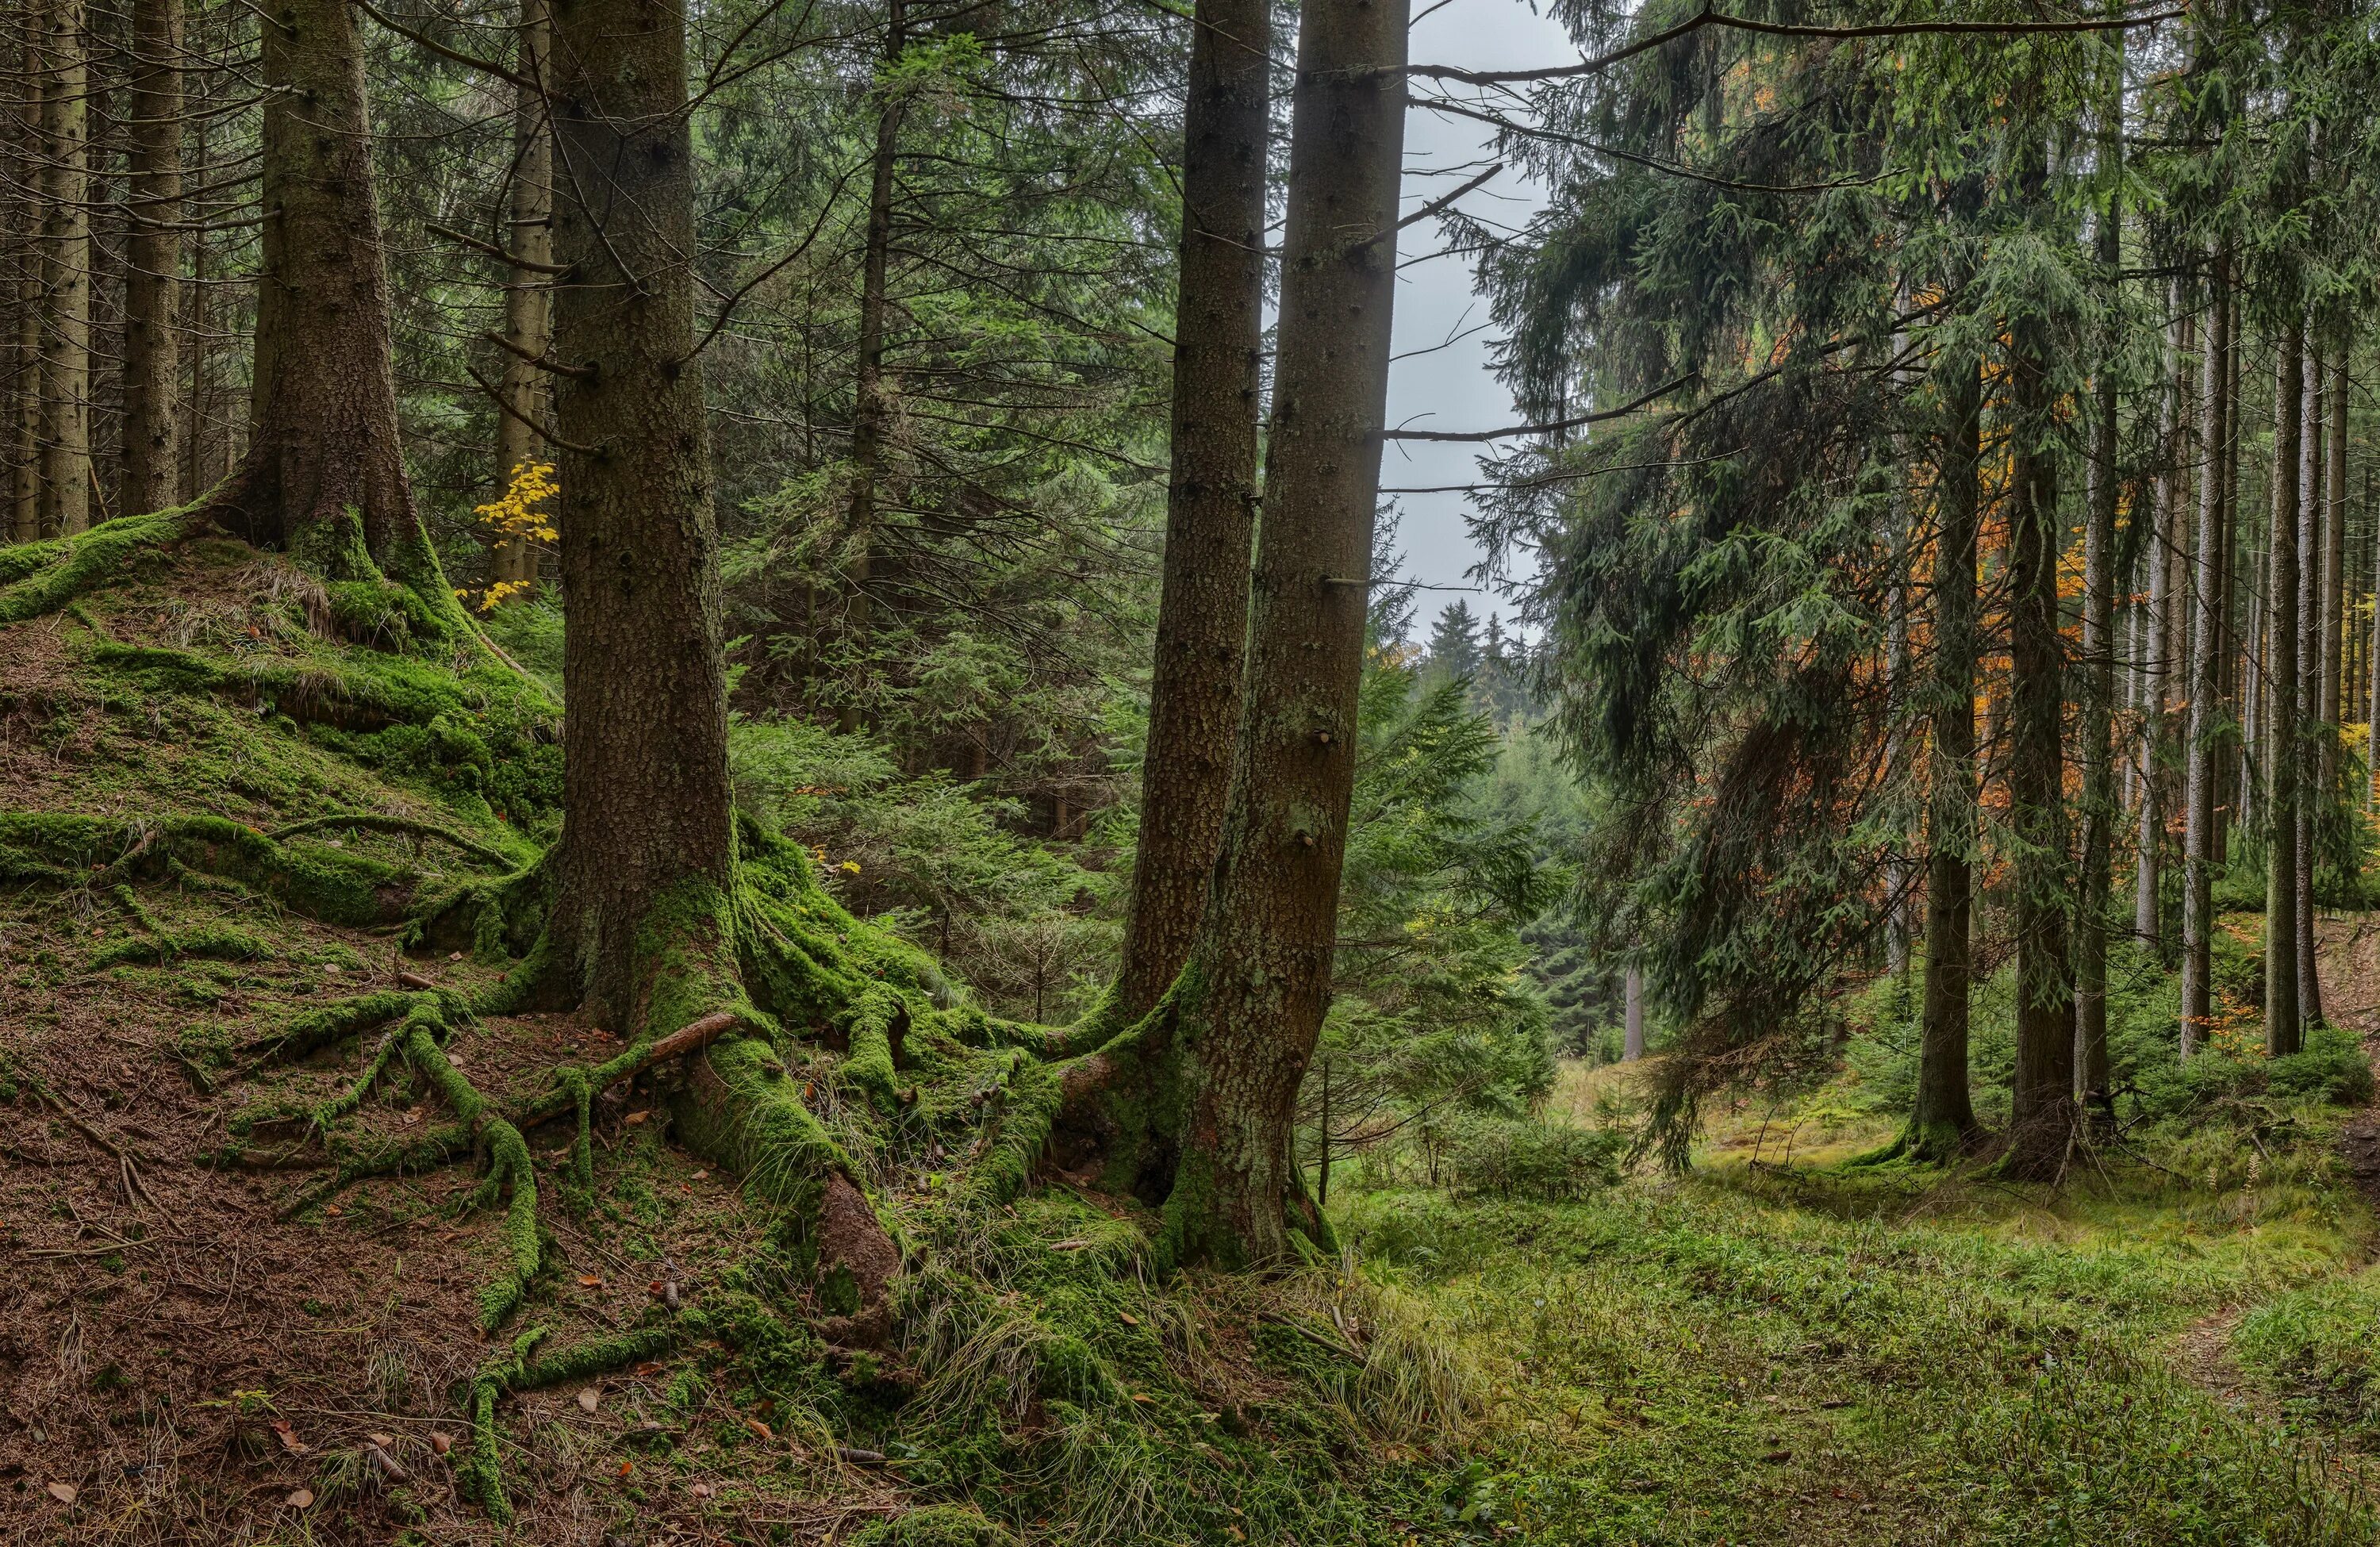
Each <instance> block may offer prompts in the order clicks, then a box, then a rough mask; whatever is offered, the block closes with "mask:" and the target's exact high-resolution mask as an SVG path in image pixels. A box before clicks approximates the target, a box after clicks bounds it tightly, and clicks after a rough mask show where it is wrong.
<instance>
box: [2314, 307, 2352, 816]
mask: <svg viewBox="0 0 2380 1547" xmlns="http://www.w3.org/2000/svg"><path fill="white" fill-rule="evenodd" d="M2346 362H2347V350H2346V347H2345V346H2344V345H2341V346H2340V347H2339V348H2338V355H2337V358H2336V359H2334V360H2333V361H2332V362H2331V363H2330V364H2329V365H2328V366H2327V367H2326V368H2325V369H2324V370H2323V372H2322V381H2321V388H2322V399H2321V400H2322V405H2323V415H2322V419H2323V422H2322V431H2323V435H2322V444H2323V452H2324V457H2323V465H2322V467H2321V468H2320V469H2318V472H2319V474H2320V477H2321V479H2322V491H2323V497H2322V535H2323V542H2322V723H2323V724H2324V725H2328V726H2330V727H2331V732H2332V734H2329V735H2326V736H2325V737H2323V742H2322V758H2323V764H2322V765H2323V782H2322V786H2323V792H2324V797H2325V798H2328V796H2329V793H2330V791H2331V789H2332V788H2333V786H2335V785H2336V783H2337V781H2338V735H2337V731H2338V726H2339V725H2341V724H2343V723H2344V715H2343V713H2341V712H2342V710H2343V708H2344V704H2345V699H2344V695H2343V693H2342V688H2344V687H2345V685H2346V682H2347V676H2346V666H2347V493H2346V491H2345V489H2343V488H2342V487H2341V485H2342V484H2344V483H2345V482H2346V481H2347V444H2346V434H2347V414H2346V411H2345V410H2346V407H2347V405H2346V404H2345V403H2344V402H2342V401H2341V400H2340V399H2341V397H2342V396H2343V395H2344V392H2345V384H2346V379H2347V375H2346Z"/></svg>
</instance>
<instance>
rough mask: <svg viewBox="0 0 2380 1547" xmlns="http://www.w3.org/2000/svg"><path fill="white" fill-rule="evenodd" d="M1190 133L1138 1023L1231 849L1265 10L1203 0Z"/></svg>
mask: <svg viewBox="0 0 2380 1547" xmlns="http://www.w3.org/2000/svg"><path fill="white" fill-rule="evenodd" d="M1191 39H1192V41H1191V48H1190V81H1189V94H1188V99H1187V106H1186V109H1185V116H1184V123H1183V147H1184V153H1183V167H1182V279H1181V292H1180V298H1179V300H1178V301H1177V303H1176V304H1175V307H1174V323H1173V335H1174V346H1173V440H1172V458H1173V467H1172V481H1171V486H1170V488H1169V490H1168V493H1167V499H1166V509H1165V576H1164V591H1163V595H1162V597H1161V599H1160V602H1159V604H1158V613H1157V648H1156V652H1155V659H1154V662H1153V666H1152V671H1151V675H1150V680H1149V694H1148V748H1147V755H1146V756H1145V757H1144V758H1143V759H1142V761H1141V780H1140V787H1141V803H1140V804H1141V817H1140V847H1139V849H1138V851H1137V852H1136V853H1135V855H1134V857H1133V871H1132V903H1131V907H1130V910H1129V911H1128V912H1127V914H1126V915H1125V918H1124V939H1123V970H1122V971H1121V973H1120V974H1119V975H1118V977H1117V980H1116V988H1115V995H1114V1005H1115V1009H1116V1011H1117V1012H1118V1014H1119V1015H1120V1016H1121V1017H1123V1018H1124V1019H1126V1020H1136V1019H1138V1018H1139V1017H1142V1016H1144V1015H1146V1014H1147V1013H1148V1011H1149V1009H1150V1008H1151V1007H1152V1006H1153V1005H1156V1003H1157V1002H1158V1000H1159V998H1160V997H1161V996H1162V995H1163V994H1164V993H1165V991H1166V989H1167V988H1168V987H1169V986H1171V985H1172V981H1173V979H1174V977H1175V975H1176V974H1178V973H1179V972H1180V971H1181V970H1182V965H1183V963H1184V962H1185V961H1187V960H1188V959H1189V956H1190V945H1191V942H1192V941H1193V940H1194V939H1196V936H1197V932H1198V920H1199V916H1200V914H1201V912H1202V911H1203V910H1204V908H1205V907H1206V901H1207V882H1208V877H1209V876H1210V875H1212V874H1213V873H1214V869H1215V855H1216V852H1217V850H1218V849H1219V848H1220V847H1221V844H1222V836H1223V803H1224V801H1225V800H1226V799H1227V798H1229V796H1230V794H1231V785H1232V748H1233V742H1234V741H1235V740H1236V738H1237V733H1238V729H1239V723H1240V672H1241V668H1242V665H1243V664H1244V662H1245V655H1246V651H1247V626H1248V625H1247V618H1248V544H1249V542H1250V540H1251V539H1252V537H1253V536H1254V534H1255V530H1256V505H1257V394H1258V391H1259V380H1260V367H1261V365H1262V360H1263V348H1264V277H1265V260H1264V243H1265V186H1266V182H1265V171H1266V147H1267V142H1268V136H1269V132H1270V117H1271V95H1270V91H1271V87H1270V81H1269V72H1270V69H1271V58H1270V55H1271V51H1272V18H1271V7H1270V6H1269V4H1267V0H1199V5H1198V9H1197V13H1196V18H1194V20H1193V22H1192V33H1191Z"/></svg>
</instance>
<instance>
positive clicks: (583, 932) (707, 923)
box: [550, 0, 735, 1037]
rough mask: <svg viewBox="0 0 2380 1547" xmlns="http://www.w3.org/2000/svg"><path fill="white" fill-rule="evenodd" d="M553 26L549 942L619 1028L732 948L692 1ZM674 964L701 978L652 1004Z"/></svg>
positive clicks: (638, 5) (643, 1026)
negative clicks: (696, 350) (560, 718)
mask: <svg viewBox="0 0 2380 1547" xmlns="http://www.w3.org/2000/svg"><path fill="white" fill-rule="evenodd" d="M685 28H686V19H685V15H684V13H683V11H682V10H680V9H679V7H678V6H677V5H675V4H674V3H665V4H660V5H656V4H652V3H651V0H556V3H555V4H554V6H553V58H552V61H551V66H550V67H551V70H552V76H553V85H552V99H553V132H554V137H555V142H556V161H557V164H558V165H559V167H560V168H561V170H562V176H561V177H560V179H559V181H558V183H557V187H556V189H555V212H554V217H555V224H554V248H555V252H556V255H557V258H556V261H557V262H562V263H564V264H566V265H568V269H569V273H570V275H571V283H570V284H568V285H566V286H560V287H559V288H557V289H556V291H555V292H554V307H553V353H554V356H555V358H556V359H557V360H559V361H560V362H562V364H563V366H564V368H565V370H568V371H570V372H573V373H572V374H570V375H567V376H565V377H563V378H562V379H561V380H560V382H559V383H558V384H557V388H556V391H555V395H554V397H555V403H554V408H555V414H556V418H557V420H558V429H557V438H558V439H559V440H560V442H561V443H562V461H561V469H560V482H561V486H562V493H561V504H562V520H561V530H562V594H563V604H564V608H565V613H566V614H567V615H568V617H569V619H570V627H569V628H568V629H567V630H566V632H565V644H564V656H563V677H564V682H565V688H566V691H567V698H568V700H569V704H570V713H569V714H568V715H567V716H566V717H565V721H564V725H563V758H564V769H565V817H564V822H563V833H562V840H561V843H560V845H559V846H558V847H557V848H556V849H555V851H554V856H553V873H554V880H555V883H556V900H555V905H554V909H553V922H552V944H553V958H552V959H553V964H554V966H555V967H556V968H559V969H561V970H563V971H565V972H567V973H570V974H572V975H573V976H575V978H576V979H577V981H575V982H573V983H570V984H568V985H567V988H568V989H569V990H571V991H575V992H573V993H571V994H570V996H571V997H576V998H578V999H579V1000H580V1001H581V1002H582V1003H583V1004H584V1005H585V1007H586V1010H587V1013H588V1014H589V1017H592V1018H593V1019H594V1020H595V1022H596V1023H597V1024H598V1025H601V1026H604V1027H607V1028H610V1029H613V1030H616V1031H621V1032H624V1033H626V1034H628V1035H630V1036H632V1037H633V1036H638V1035H641V1034H643V1033H645V1032H647V1031H652V1030H658V1031H662V1032H667V1031H671V1030H674V1029H677V1027H678V1026H679V1025H682V1024H684V1022H685V1021H686V1020H687V1019H690V1018H692V1015H691V1014H689V1013H687V1011H688V1005H687V1003H686V999H685V995H686V994H687V993H694V994H696V995H698V996H699V995H700V991H701V987H702V981H703V980H704V978H705V975H706V974H707V973H709V974H715V973H717V972H718V971H720V970H722V964H723V966H724V967H725V968H732V966H733V944H732V941H731V940H730V938H729V931H730V928H731V921H730V920H729V917H728V911H727V900H726V899H727V897H728V895H729V888H730V883H731V874H730V872H731V870H732V868H733V864H734V859H735V843H734V837H733V829H732V826H731V823H730V819H729V810H728V796H727V700H726V687H725V682H724V676H723V667H722V661H721V654H720V649H721V645H720V611H719V609H720V601H719V537H718V530H717V527H716V525H715V519H714V517H713V514H712V510H711V490H710V432H709V426H708V423H707V421H706V416H705V413H704V409H703V397H702V372H701V369H700V364H699V361H698V360H697V359H692V358H689V357H690V351H691V349H692V347H693V338H694V277H693V272H692V264H691V259H692V255H693V253H694V250H695V230H694V164H693V152H692V144H691V139H690V133H689V130H688V128H687V124H686V115H685V113H684V107H685V104H686V43H685ZM672 964H678V965H676V966H673V965H672ZM674 973H679V974H690V975H691V978H692V979H693V980H695V981H689V982H685V983H683V984H681V985H680V986H678V987H673V988H670V990H669V992H667V993H662V995H661V997H660V999H659V1001H658V1002H656V999H655V994H656V992H657V990H659V989H661V988H662V987H663V986H664V984H665V982H670V981H675V980H674V978H673V974H674ZM725 986H726V987H727V988H729V989H732V987H733V985H732V984H729V985H725ZM710 987H711V988H713V989H714V990H716V989H719V988H720V987H721V985H720V984H718V983H716V982H713V983H710ZM721 1002H722V997H720V996H711V997H709V998H707V1000H705V1001H704V1002H702V1003H701V1004H700V1005H699V1006H698V1009H696V1010H695V1011H694V1013H700V1010H705V1009H710V1008H715V1007H716V1006H717V1005H718V1004H719V1003H721ZM664 1022H666V1024H663V1023H664Z"/></svg>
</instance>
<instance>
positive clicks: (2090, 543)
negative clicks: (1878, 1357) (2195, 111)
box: [2074, 127, 2164, 1108]
mask: <svg viewBox="0 0 2380 1547" xmlns="http://www.w3.org/2000/svg"><path fill="white" fill-rule="evenodd" d="M2122 143H2123V142H2122V137H2121V135H2120V133H2119V132H2117V131H2116V128H2113V127H2111V128H2110V130H2109V131H2108V132H2105V133H2103V134H2102V135H2101V137H2100V152H2101V155H2102V156H2103V157H2104V158H2112V160H2113V161H2114V167H2113V170H2114V171H2115V172H2116V173H2118V174H2120V169H2121V155H2122ZM2121 209H2122V206H2121V204H2120V202H2119V198H2118V195H2117V194H2116V192H2115V191H2114V189H2113V188H2112V187H2111V188H2110V190H2109V192H2108V195H2107V203H2106V205H2105V206H2104V207H2103V208H2102V209H2101V211H2100V213H2099V219H2098V232H2097V242H2096V248H2097V251H2096V253H2095V257H2096V258H2097V261H2098V269H2099V273H2100V275H2101V277H2102V280H2103V282H2104V283H2105V284H2106V285H2107V286H2108V288H2109V289H2110V290H2111V291H2113V290H2115V289H2117V288H2118V287H2119V286H2120V285H2121V284H2122V280H2121V277H2120V272H2119V271H2120V270H2121V268H2122V266H2123V264H2122V260H2123V252H2122V245H2121V236H2122V225H2121V220H2122V214H2121ZM2114 299H2115V298H2114V297H2113V296H2111V297H2110V300H2111V301H2113V300H2114ZM2110 310H2111V311H2112V310H2113V308H2112V307H2111V309H2110ZM2120 328H2121V324H2120V323H2114V324H2111V326H2110V328H2109V334H2110V336H2109V337H2108V338H2107V342H2106V346H2105V354H2104V356H2103V360H2102V363H2101V366H2100V368H2099V370H2098V371H2097V372H2095V378H2096V380H2095V383H2094V391H2093V397H2094V399H2095V402H2094V405H2093V409H2092V415H2091V452H2090V455H2091V483H2090V489H2089V495H2090V499H2089V509H2088V511H2087V512H2086V519H2085V524H2084V529H2083V725H2082V732H2083V856H2082V862H2083V876H2082V882H2083V884H2082V887H2081V889H2080V893H2081V895H2080V896H2079V898H2078V906H2077V916H2076V919H2075V942H2074V1055H2075V1059H2076V1065H2077V1068H2076V1073H2077V1077H2078V1078H2079V1080H2080V1090H2079V1092H2078V1093H2079V1094H2080V1095H2081V1097H2082V1099H2083V1103H2084V1105H2085V1107H2086V1108H2088V1107H2094V1106H2100V1105H2104V1104H2106V1103H2107V1100H2108V1095H2107V1078H2108V1076H2107V909H2108V904H2109V896H2110V894H2111V893H2112V891H2113V884H2112V881H2111V877H2110V871H2111V870H2112V868H2113V866H2114V863H2115V838H2116V821H2117V818H2118V815H2119V812H2118V810H2117V809H2116V724H2115V708H2116V628H2115V620H2116V508H2117V497H2118V493H2119V490H2118V487H2117V469H2116V450H2117V430H2118V426H2117V423H2116V412H2117V402H2116V377H2115V373H2114V368H2113V362H2114V360H2115V359H2116V357H2117V353H2118V350H2119V347H2120V345H2121V338H2120V336H2119V333H2120ZM2150 554H2151V556H2152V558H2154V559H2155V561H2156V563H2157V564H2158V566H2159V567H2160V568H2163V566H2164V555H2163V554H2158V553H2156V552H2155V549H2154V548H2152V549H2151V550H2150Z"/></svg>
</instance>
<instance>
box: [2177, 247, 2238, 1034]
mask: <svg viewBox="0 0 2380 1547" xmlns="http://www.w3.org/2000/svg"><path fill="white" fill-rule="evenodd" d="M2227 282H2228V264H2227V261H2226V254H2225V253H2223V252H2222V251H2221V250H2217V251H2216V255H2215V263H2214V275H2213V286H2214V291H2215V304H2214V305H2213V306H2212V307H2211V308H2210V309H2209V310H2208V312H2207V336H2206V348H2205V350H2204V353H2203V354H2201V356H2200V357H2199V382H2200V387H2199V402H2200V413H2199V426H2200V448H2199V465H2200V468H2201V469H2202V470H2201V472H2200V474H2199V485H2198V567H2197V584H2196V586H2195V587H2194V588H2193V592H2194V593H2193V595H2192V598H2191V600H2192V605H2193V606H2194V607H2195V609H2196V611H2197V615H2198V620H2197V626H2196V627H2195V628H2193V629H2192V638H2191V642H2190V689H2189V690H2190V729H2189V733H2188V734H2189V748H2188V753H2187V756H2188V764H2187V769H2186V772H2185V774H2184V776H2183V786H2182V835H2181V858H2182V904H2181V1055H2182V1057H2183V1058H2185V1059H2186V1058H2188V1057H2190V1055H2191V1054H2192V1053H2194V1052H2195V1051H2196V1050H2197V1047H2198V1043H2199V1041H2201V1039H2202V1038H2204V1035H2205V1032H2206V1029H2207V1026H2208V1024H2209V1022H2210V1020H2211V1019H2212V1017H2213V1015H2214V981H2215V980H2214V975H2213V965H2214V964H2213V955H2212V950H2213V940H2214V934H2213V931H2214V926H2215V907H2214V883H2215V847H2214V846H2215V808H2216V802H2215V786H2216V781H2217V779H2218V778H2219V777H2220V776H2221V772H2222V760H2221V757H2220V752H2221V736H2222V732H2223V728H2224V719H2225V716H2224V714H2223V705H2222V700H2221V694H2220V688H2219V684H2218V681H2217V654H2216V652H2217V651H2218V650H2219V649H2220V648H2221V646H2222V643H2223V627H2222V615H2223V606H2222V597H2221V589H2222V588H2221V571H2222V567H2223V566H2222V552H2221V550H2222V545H2223V535H2224V534H2223V488H2224V481H2223V479H2222V477H2221V469H2220V461H2221V448H2222V445H2223V444H2224V441H2225V438H2226V437H2227V436H2228V433H2229V431H2230V427H2229V425H2228V423H2227V422H2226V419H2225V402H2224V390H2223V389H2224V385H2225V381H2226V377H2227V374H2228V356H2229V354H2230V350H2231V340H2230V333H2229V317H2230V314H2229V312H2228V310H2227V309H2226V308H2225V307H2224V305H2223V289H2224V286H2225V285H2226V283H2227Z"/></svg>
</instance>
